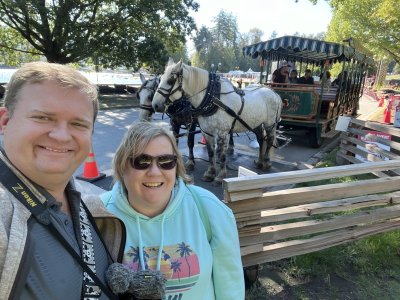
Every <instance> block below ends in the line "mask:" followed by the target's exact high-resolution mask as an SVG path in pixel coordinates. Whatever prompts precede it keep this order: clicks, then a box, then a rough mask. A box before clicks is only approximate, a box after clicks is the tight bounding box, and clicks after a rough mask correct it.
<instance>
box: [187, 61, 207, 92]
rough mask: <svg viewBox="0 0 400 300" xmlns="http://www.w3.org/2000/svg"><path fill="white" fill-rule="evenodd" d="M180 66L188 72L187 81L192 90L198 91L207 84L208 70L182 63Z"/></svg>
mask: <svg viewBox="0 0 400 300" xmlns="http://www.w3.org/2000/svg"><path fill="white" fill-rule="evenodd" d="M182 68H183V69H184V70H185V71H186V72H187V73H188V74H189V76H188V77H187V80H188V82H190V83H191V87H192V89H193V90H194V91H200V90H202V89H204V88H205V87H207V85H208V72H207V71H206V70H204V69H201V68H197V67H193V66H189V65H186V64H184V63H183V64H182Z"/></svg>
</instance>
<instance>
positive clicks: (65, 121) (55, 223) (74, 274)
mask: <svg viewBox="0 0 400 300" xmlns="http://www.w3.org/2000/svg"><path fill="white" fill-rule="evenodd" d="M97 112H98V99H97V90H96V88H95V87H94V86H93V85H91V84H90V82H89V81H88V80H87V79H86V78H85V77H84V76H83V75H81V74H80V73H79V72H78V71H75V70H73V69H71V68H69V67H67V66H63V65H59V64H50V63H45V62H34V63H28V64H25V65H23V66H22V67H21V68H20V69H19V70H18V71H17V72H15V73H14V75H13V76H12V78H11V80H10V82H9V83H8V85H7V87H6V93H5V96H4V107H1V108H0V133H1V134H2V135H3V149H1V150H2V151H1V152H0V163H1V164H0V173H4V172H6V171H7V170H9V173H8V174H7V173H5V174H7V175H6V176H2V177H0V207H1V209H0V299H24V300H25V299H109V298H113V297H114V296H113V295H112V293H111V292H110V290H109V289H108V287H107V285H106V284H105V271H106V269H107V268H108V266H109V264H110V263H111V262H112V259H111V257H110V254H108V251H107V249H106V247H105V245H104V242H103V240H102V239H101V237H100V235H99V234H98V231H97V228H96V225H95V224H93V221H92V220H93V219H92V216H91V214H90V212H89V211H88V210H86V209H85V206H84V205H82V199H81V194H80V193H79V192H78V191H77V190H76V189H75V184H74V182H73V180H72V175H73V173H74V172H75V170H76V169H77V168H78V167H79V165H80V164H81V163H82V162H83V161H84V159H85V158H86V157H87V156H88V154H89V152H90V149H91V138H92V132H93V127H94V121H95V119H96V115H97ZM1 175H2V174H0V176H1ZM10 178H14V179H15V180H14V181H13V182H11V184H9V183H8V181H9V179H10ZM21 195H22V196H23V198H22V200H21V199H20V197H21ZM29 195H31V196H29ZM24 200H26V201H24ZM94 200H95V199H93V200H92V202H93V201H94ZM27 204H28V205H27ZM92 204H95V205H96V203H92ZM29 206H31V207H32V208H29ZM38 208H41V209H42V211H41V212H40V213H37V212H35V211H34V209H38ZM92 208H95V209H96V212H97V213H98V214H99V215H101V216H102V217H103V219H102V221H101V222H102V228H104V229H109V230H112V232H109V234H108V235H106V236H105V237H104V238H105V240H107V241H108V242H110V243H108V246H110V247H109V250H110V252H111V253H112V254H113V255H114V259H115V256H117V255H116V254H117V253H118V251H119V247H121V246H122V249H123V248H124V247H123V242H124V240H123V239H122V235H121V234H118V233H122V232H123V230H124V229H123V227H121V226H123V225H122V223H121V222H120V221H119V220H117V219H116V218H115V217H111V215H106V213H105V211H102V208H101V207H100V206H98V207H94V206H93V207H92ZM31 210H32V211H31ZM105 217H108V218H105ZM107 220H108V221H110V222H111V223H107ZM108 225H112V226H111V227H110V226H108ZM53 229H55V230H53ZM115 230H117V231H115ZM103 233H104V232H103ZM111 242H114V243H113V245H112V243H111ZM69 247H71V248H70V249H69V250H68V248H69ZM73 252H75V257H74V256H73V254H74V253H73ZM76 253H78V255H77V256H78V257H76ZM85 267H86V269H85ZM88 267H89V268H88ZM89 269H90V270H92V271H93V273H95V275H96V276H94V275H93V273H92V275H89V274H90V270H89ZM92 277H93V278H92ZM96 277H97V278H96Z"/></svg>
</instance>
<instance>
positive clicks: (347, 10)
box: [309, 0, 400, 63]
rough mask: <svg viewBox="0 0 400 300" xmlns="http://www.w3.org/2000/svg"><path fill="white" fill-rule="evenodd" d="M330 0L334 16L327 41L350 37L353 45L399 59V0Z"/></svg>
mask: <svg viewBox="0 0 400 300" xmlns="http://www.w3.org/2000/svg"><path fill="white" fill-rule="evenodd" d="M309 1H311V2H313V3H316V2H318V0H309ZM329 3H330V5H331V6H332V8H333V17H332V20H331V22H330V24H329V28H328V32H327V35H326V39H327V40H328V41H334V42H341V41H343V40H344V39H347V38H350V37H352V38H353V40H354V41H355V47H356V49H358V50H361V51H362V50H364V51H363V52H365V50H368V51H370V53H374V54H375V55H377V56H379V57H381V58H382V57H384V56H390V57H391V58H392V59H393V60H395V61H396V62H397V63H398V62H400V31H399V30H398V28H399V27H400V10H399V9H398V0H330V1H329Z"/></svg>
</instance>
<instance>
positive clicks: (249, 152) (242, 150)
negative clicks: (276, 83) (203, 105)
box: [75, 97, 377, 198]
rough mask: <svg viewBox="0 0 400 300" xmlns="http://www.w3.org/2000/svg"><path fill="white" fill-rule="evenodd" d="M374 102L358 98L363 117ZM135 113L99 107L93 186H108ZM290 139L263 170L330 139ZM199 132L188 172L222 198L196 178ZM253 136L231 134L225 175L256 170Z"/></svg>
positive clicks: (286, 165) (288, 165) (297, 158)
mask: <svg viewBox="0 0 400 300" xmlns="http://www.w3.org/2000/svg"><path fill="white" fill-rule="evenodd" d="M376 105H377V104H376V102H375V101H373V100H371V99H369V98H366V97H364V98H363V99H362V101H361V102H360V110H359V112H360V113H361V117H365V116H367V115H368V114H370V113H372V112H373V111H374V110H375V108H376ZM138 115H139V109H138V108H128V109H117V110H105V111H100V113H99V116H98V118H97V121H96V124H95V133H94V136H93V147H94V154H95V159H96V162H97V165H98V168H99V170H100V172H102V173H105V174H106V175H107V177H106V178H105V179H103V180H99V181H97V182H95V183H94V184H96V185H97V186H100V187H101V188H104V189H109V188H110V187H111V181H112V180H111V175H112V170H111V161H112V158H113V156H114V153H115V150H116V148H117V146H118V144H119V142H120V140H121V139H122V137H123V135H124V133H125V132H126V130H127V128H128V127H129V126H130V124H131V123H132V122H134V121H135V120H137V118H138ZM154 122H158V123H161V124H162V125H163V126H168V124H169V121H168V119H163V118H162V115H161V114H156V115H155V118H154ZM286 136H287V137H290V138H291V139H292V141H291V142H290V143H289V145H288V146H286V147H283V148H281V149H277V150H276V151H275V155H274V158H273V164H272V168H271V169H270V170H269V171H268V172H266V173H274V172H282V171H289V170H295V169H297V163H299V162H304V163H307V162H308V161H310V159H312V158H313V157H315V156H316V154H318V152H320V151H321V149H323V148H324V147H325V146H326V145H327V144H329V142H330V141H331V140H326V141H325V142H324V145H323V146H322V147H321V148H320V149H313V148H310V147H309V145H308V139H307V138H306V136H305V135H296V136H290V135H286ZM200 138H201V136H200V135H197V136H196V144H195V158H196V159H195V161H196V169H195V172H194V173H193V174H192V175H193V177H194V180H195V183H196V184H198V185H201V186H204V187H206V188H207V189H210V190H211V191H213V192H214V193H216V194H217V196H218V197H220V198H222V197H223V195H222V189H221V188H220V187H215V186H213V185H212V184H210V183H203V182H202V181H201V180H200V177H201V175H202V174H203V172H204V171H205V170H206V168H207V162H206V161H207V153H206V150H205V146H203V145H201V144H198V141H199V140H200ZM253 140H254V134H246V133H243V134H240V135H237V136H234V141H235V153H234V155H233V156H231V157H230V158H229V163H228V176H229V177H234V176H236V175H237V169H238V166H239V165H240V166H244V167H246V168H248V169H250V170H253V171H255V172H258V173H259V174H260V171H259V170H256V169H254V167H253V161H254V159H255V158H256V157H257V155H258V150H257V149H254V148H252V147H251V146H250V144H252V141H253ZM179 149H180V150H181V151H182V153H183V155H184V157H187V147H186V138H181V139H180V141H179ZM82 172H83V165H82V166H81V167H80V168H79V169H78V170H77V172H76V173H75V175H80V174H82Z"/></svg>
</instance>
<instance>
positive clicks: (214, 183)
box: [212, 179, 222, 186]
mask: <svg viewBox="0 0 400 300" xmlns="http://www.w3.org/2000/svg"><path fill="white" fill-rule="evenodd" d="M212 185H213V186H221V185H222V181H218V180H217V179H214V181H213V182H212Z"/></svg>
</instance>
